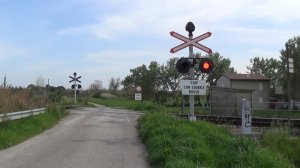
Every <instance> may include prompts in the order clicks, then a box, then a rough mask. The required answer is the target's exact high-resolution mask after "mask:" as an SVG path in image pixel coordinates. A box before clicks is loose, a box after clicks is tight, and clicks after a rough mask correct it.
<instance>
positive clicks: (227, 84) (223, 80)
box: [217, 76, 231, 88]
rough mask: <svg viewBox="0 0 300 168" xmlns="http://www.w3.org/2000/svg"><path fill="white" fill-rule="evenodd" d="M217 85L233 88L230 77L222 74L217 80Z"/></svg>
mask: <svg viewBox="0 0 300 168" xmlns="http://www.w3.org/2000/svg"><path fill="white" fill-rule="evenodd" d="M217 86H218V87H225V88H231V82H230V80H229V79H228V78H226V77H225V76H221V77H220V78H219V79H218V80H217Z"/></svg>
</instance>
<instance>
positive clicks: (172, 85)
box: [121, 37, 300, 99]
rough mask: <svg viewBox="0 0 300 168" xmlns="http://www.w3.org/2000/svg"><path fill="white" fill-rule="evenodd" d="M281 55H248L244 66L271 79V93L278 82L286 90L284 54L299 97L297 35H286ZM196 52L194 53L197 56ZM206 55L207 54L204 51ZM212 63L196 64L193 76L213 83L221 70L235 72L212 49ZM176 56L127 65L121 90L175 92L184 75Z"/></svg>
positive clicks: (152, 94) (146, 95) (148, 94)
mask: <svg viewBox="0 0 300 168" xmlns="http://www.w3.org/2000/svg"><path fill="white" fill-rule="evenodd" d="M279 54H281V55H280V58H279V59H276V58H263V57H259V56H256V57H253V58H251V59H250V64H249V65H247V66H246V68H247V70H248V71H247V73H251V74H261V75H263V76H265V77H266V78H269V79H270V88H271V94H275V93H274V92H275V87H276V85H278V84H280V85H281V86H282V87H283V91H284V93H285V94H286V93H287V87H288V86H287V76H288V70H287V57H288V56H289V58H293V60H294V73H293V74H290V77H291V81H292V84H293V87H292V93H293V94H294V98H297V97H298V98H300V89H299V86H300V85H299V84H300V37H294V38H292V39H289V40H288V41H287V42H286V43H285V48H284V49H282V50H281V51H280V53H279ZM197 56H199V55H196V57H197ZM206 56H207V57H208V55H206ZM209 58H210V59H212V61H213V63H214V69H213V71H212V72H211V73H209V74H203V73H201V72H199V68H197V66H195V67H194V72H195V78H196V79H206V82H207V85H209V86H213V85H216V81H217V79H218V78H220V77H221V76H222V75H223V74H226V73H236V70H235V69H234V67H232V66H231V60H230V59H229V58H224V57H223V56H222V55H221V54H220V53H218V52H215V53H212V54H210V55H209ZM178 59H179V58H176V57H175V58H170V59H169V60H168V61H167V62H166V64H159V63H158V62H156V61H151V62H150V64H149V65H148V66H146V65H144V64H143V65H141V66H138V67H136V68H133V69H130V73H129V75H127V76H126V77H125V78H124V80H122V81H121V84H122V85H123V86H124V88H123V89H124V91H126V92H127V93H128V94H133V92H134V89H135V87H136V86H141V87H142V93H143V97H144V98H146V99H151V98H154V97H155V93H157V92H162V91H169V93H172V94H175V93H176V91H178V89H179V84H180V80H181V79H185V78H186V77H187V76H186V75H184V74H180V73H179V72H178V71H177V69H176V62H177V60H178Z"/></svg>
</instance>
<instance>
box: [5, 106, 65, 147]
mask: <svg viewBox="0 0 300 168" xmlns="http://www.w3.org/2000/svg"><path fill="white" fill-rule="evenodd" d="M65 115H67V113H66V112H65V111H64V110H63V109H62V108H58V107H54V106H53V107H49V108H48V110H47V112H45V113H43V114H39V115H36V116H31V117H27V118H22V119H18V120H13V121H10V120H7V121H5V122H1V123H0V149H3V148H7V147H10V146H13V145H15V144H18V143H20V142H22V141H24V140H26V139H28V138H30V137H32V136H34V135H37V134H39V133H41V132H43V131H44V130H46V129H48V128H50V127H52V126H53V125H54V124H56V123H57V122H58V121H59V120H60V119H61V118H62V117H64V116H65Z"/></svg>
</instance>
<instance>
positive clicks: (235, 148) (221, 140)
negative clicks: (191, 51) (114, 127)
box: [138, 112, 294, 168]
mask: <svg viewBox="0 0 300 168" xmlns="http://www.w3.org/2000/svg"><path fill="white" fill-rule="evenodd" d="M138 129H139V132H140V136H141V138H142V139H143V141H144V143H145V144H146V146H147V150H148V152H149V156H148V159H149V162H150V164H151V165H152V166H153V167H165V168H177V167H178V168H185V167H186V168H194V167H195V168H197V167H222V168H226V167H228V168H232V167H257V168H261V167H272V168H276V167H278V168H282V167H286V168H287V167H294V165H293V164H292V163H291V162H290V161H289V160H288V159H286V157H284V156H282V155H280V154H279V153H278V152H274V151H273V150H270V149H269V148H262V147H261V146H260V145H259V144H258V143H257V142H256V141H254V140H253V139H252V138H250V137H234V136H232V135H231V134H230V133H229V132H228V130H226V129H223V128H219V127H217V126H216V125H214V124H211V123H207V122H193V123H192V122H187V121H179V120H176V119H175V118H173V117H171V116H170V115H169V114H167V113H162V112H154V113H146V114H145V115H143V116H142V117H141V118H140V119H139V125H138Z"/></svg>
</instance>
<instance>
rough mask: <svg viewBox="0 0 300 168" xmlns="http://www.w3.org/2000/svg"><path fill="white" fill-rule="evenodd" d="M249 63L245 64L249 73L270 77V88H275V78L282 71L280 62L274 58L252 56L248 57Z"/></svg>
mask: <svg viewBox="0 0 300 168" xmlns="http://www.w3.org/2000/svg"><path fill="white" fill-rule="evenodd" d="M250 63H251V65H249V66H246V67H247V69H248V71H249V72H250V73H251V74H261V75H263V76H265V77H267V78H269V79H270V84H271V88H275V80H276V78H278V74H279V72H281V71H282V62H281V61H280V60H277V59H274V58H270V59H268V58H266V59H265V58H260V57H254V58H253V59H250Z"/></svg>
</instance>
